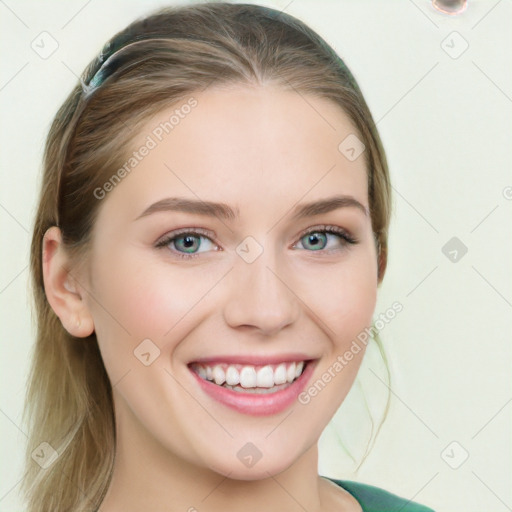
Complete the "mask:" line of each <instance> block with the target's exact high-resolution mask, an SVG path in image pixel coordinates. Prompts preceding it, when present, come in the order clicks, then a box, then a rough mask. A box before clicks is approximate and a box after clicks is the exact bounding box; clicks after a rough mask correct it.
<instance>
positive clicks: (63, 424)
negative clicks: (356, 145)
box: [23, 3, 390, 512]
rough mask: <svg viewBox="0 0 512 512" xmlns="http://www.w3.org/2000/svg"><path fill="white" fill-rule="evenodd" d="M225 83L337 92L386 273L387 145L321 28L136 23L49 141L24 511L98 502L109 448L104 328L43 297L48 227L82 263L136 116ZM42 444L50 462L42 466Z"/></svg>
mask: <svg viewBox="0 0 512 512" xmlns="http://www.w3.org/2000/svg"><path fill="white" fill-rule="evenodd" d="M231 83H233V84H235V83H236V84H275V85H277V86H279V87H282V88H284V89H288V90H294V91H296V92H298V93H300V94H309V95H315V96H317V97H321V98H325V99H329V100H331V101H333V102H335V103H336V104H338V105H339V106H340V107H341V108H342V109H343V110H344V112H345V113H346V114H347V115H348V117H349V118H350V120H351V121H352V123H353V124H354V126H355V127H356V129H357V131H358V136H359V137H360V138H361V140H362V141H363V143H364V144H365V146H366V151H365V153H364V158H365V159H366V164H367V169H368V193H369V204H370V209H371V219H372V227H373V231H374V234H375V239H376V242H377V247H378V251H379V278H380V279H382V276H383V275H384V271H385V268H386V261H387V232H388V225H389V217H390V184H389V177H388V169H387V163H386V158H385V154H384V151H383V148H382V144H381V141H380V138H379V135H378V133H377V130H376V128H375V123H374V122H373V119H372V116H371V114H370V111H369V109H368V107H367V105H366V102H365V100H364V98H363V95H362V93H361V91H360V89H359V87H358V86H357V84H356V81H355V80H354V78H353V76H352V74H351V73H350V71H349V70H348V68H347V67H346V66H345V64H344V63H343V61H342V60H341V59H340V58H339V56H338V55H336V53H335V52H334V51H333V50H332V49H331V47H330V46H329V45H328V44H327V43H326V42H325V41H324V40H323V39H321V38H320V37H319V36H318V35H317V34H316V33H315V32H314V31H312V30H311V29H310V28H308V27H307V26H306V25H304V24H303V23H302V22H301V21H299V20H297V19H296V18H294V17H292V16H289V15H287V14H285V13H282V12H279V11H277V10H274V9H269V8H264V7H260V6H256V5H245V4H225V3H208V4H198V5H192V6H185V7H173V8H167V9H164V10H161V11H159V12H157V13H155V14H153V15H151V16H149V17H146V18H144V19H141V20H137V21H135V22H134V23H132V24H131V25H129V26H128V27H127V28H126V29H125V30H123V31H121V32H119V33H118V34H116V35H115V36H114V37H113V38H112V39H111V40H110V41H109V42H108V43H107V45H106V46H105V47H104V49H103V51H102V53H101V54H100V56H99V57H98V58H96V59H95V60H94V61H93V62H91V64H90V65H89V66H88V67H87V68H86V70H85V71H84V73H83V75H82V78H81V80H80V82H79V83H78V84H77V85H76V86H75V88H74V89H73V90H72V92H71V94H70V95H69V96H68V98H67V99H66V101H65V102H64V104H63V105H62V107H61V108H60V110H59V111H58V113H57V115H56V117H55V119H54V121H53V124H52V126H51V129H50V131H49V134H48V138H47V142H46V148H45V155H44V174H43V181H42V189H41V194H40V198H39V204H38V210H37V214H36V219H35V226H34V231H33V238H32V246H31V276H32V286H33V294H34V302H35V309H36V312H37V341H36V344H35V347H34V353H33V360H32V367H31V373H30V380H29V385H28V388H27V396H26V404H25V411H24V418H25V420H26V422H27V423H28V430H29V442H28V446H27V456H26V459H27V464H26V471H25V477H24V481H23V492H24V494H25V498H26V501H27V506H28V508H27V510H28V511H29V512H36V511H37V512H45V511H48V512H50V511H51V512H55V511H58V512H60V511H67V510H73V511H86V510H87V511H90V510H96V509H97V508H98V507H99V504H100V503H101V501H102V499H103V498H104V495H105V493H106V491H107V489H108V486H109V483H110V476H111V471H112V467H113V461H114V450H115V420H114V411H113V401H112V384H111V382H110V380H109V378H108V375H107V373H106V371H105V367H104V365H103V361H102V358H101V355H100V352H99V349H98V344H97V340H96V336H95V334H92V335H91V336H90V337H89V338H87V339H77V338H74V337H73V336H71V335H70V334H69V333H68V332H67V331H66V330H65V329H64V328H63V326H62V324H61V322H60V320H59V319H58V318H57V316H56V315H55V313H54V311H53V310H52V309H51V307H50V305H49V303H48V301H47V298H46V295H45V290H44V284H43V276H42V254H41V245H42V240H43V236H44V233H45V231H46V230H47V229H48V228H50V227H51V226H58V227H59V228H60V229H61V231H62V236H63V242H64V245H65V247H66V249H67V250H68V251H69V253H70V254H71V256H72V258H73V261H74V262H77V263H79V262H81V261H84V260H85V259H86V256H87V249H88V247H89V239H90V233H91V228H92V226H93V224H94V220H95V217H96V215H97V212H98V208H99V206H100V205H101V201H99V200H98V199H97V198H96V196H95V194H94V190H95V189H97V188H98V187H101V186H102V185H103V184H104V183H105V182H106V181H107V180H108V178H109V177H111V176H112V174H113V172H114V171H115V170H116V169H118V168H119V166H120V165H122V162H123V161H125V160H126V154H125V153H126V152H127V148H129V146H130V142H131V141H132V139H133V137H134V135H136V134H137V132H138V129H139V127H141V126H142V124H143V123H144V122H146V121H147V120H148V118H149V117H150V116H152V115H154V114H156V113H157V112H159V111H160V110H162V109H163V108H166V107H168V106H169V105H172V104H174V103H176V102H178V101H182V100H184V99H186V98H187V97H189V96H190V95H191V94H192V93H193V92H195V91H200V90H204V89H205V88H207V87H208V86H210V85H212V84H231ZM340 142H341V141H340ZM114 384H115V383H114ZM42 443H47V444H42ZM37 450H39V451H41V453H44V454H45V456H46V457H48V456H51V454H54V455H55V457H54V459H55V460H53V459H52V461H53V462H52V463H51V464H49V465H47V467H41V465H39V464H37V462H36V460H37V457H36V456H34V453H36V454H37V453H38V452H37ZM45 450H46V451H45ZM53 450H55V453H54V452H53Z"/></svg>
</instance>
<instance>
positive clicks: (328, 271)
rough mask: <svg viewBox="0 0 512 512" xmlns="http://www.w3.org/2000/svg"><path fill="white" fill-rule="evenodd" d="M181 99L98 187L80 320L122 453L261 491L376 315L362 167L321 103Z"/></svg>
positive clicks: (346, 128) (312, 429)
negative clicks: (245, 482)
mask: <svg viewBox="0 0 512 512" xmlns="http://www.w3.org/2000/svg"><path fill="white" fill-rule="evenodd" d="M192 96H193V98H194V99H193V100H190V101H189V102H188V105H189V106H190V105H192V106H191V108H187V107H184V108H183V105H185V104H187V100H184V101H183V102H181V103H179V104H178V105H174V106H173V107H172V108H169V110H167V111H163V112H161V113H160V114H159V115H158V116H156V117H155V118H154V119H152V120H151V121H150V122H149V123H148V124H147V125H146V127H145V128H144V129H142V130H141V132H140V133H139V134H138V137H137V139H136V141H135V143H134V144H133V146H132V147H131V148H130V149H129V152H128V153H129V155H128V157H127V160H128V158H129V157H130V156H131V157H132V158H134V159H135V160H131V161H130V162H129V164H128V165H127V167H126V169H129V172H126V173H122V172H121V173H120V175H121V176H123V174H125V176H124V177H123V179H122V180H121V182H120V183H118V184H117V181H116V185H115V186H109V185H108V184H107V185H106V186H105V187H103V188H102V190H109V189H111V190H110V191H109V192H108V193H107V194H106V195H105V197H103V198H102V199H98V200H99V201H102V204H101V207H100V211H99V215H98V218H97V221H96V224H95V227H94V231H93V238H92V251H91V256H90V259H89V267H88V273H87V275H84V276H83V278H84V279H87V281H85V280H84V281H83V282H86V283H87V286H88V288H87V289H88V291H89V292H90V293H89V294H87V296H86V301H87V307H88V310H89V312H90V315H91V316H92V318H93V320H94V327H95V331H96V334H97V338H98V343H99V346H100V350H101V354H102V357H103V359H104V363H105V366H106V369H107V372H108V374H109V377H110V379H111V382H112V385H113V393H114V402H115V413H116V422H117V429H118V435H119V442H120V443H123V439H124V440H126V439H129V443H130V444H131V446H132V448H133V446H134V445H137V446H138V448H136V449H137V450H139V451H140V453H144V454H145V455H144V457H146V456H148V454H149V453H151V454H153V455H155V457H160V458H161V459H162V460H163V459H167V458H169V459H172V458H175V457H178V458H180V459H184V460H185V461H188V462H189V463H192V464H193V465H195V466H201V467H205V468H211V469H214V470H215V471H217V472H220V473H223V474H228V473H230V475H231V477H233V478H239V479H256V478H262V477H264V476H268V473H271V474H276V473H278V472H280V471H282V470H284V469H286V468H287V467H289V466H290V465H291V464H293V463H294V462H295V461H297V460H298V459H299V458H300V457H301V455H303V454H305V452H306V451H307V450H308V449H309V448H311V447H312V446H313V445H314V444H315V443H316V441H317V440H318V437H319V436H320V434H321V431H322V430H323V428H324V427H325V426H326V424H327V422H328V421H329V419H330V418H331V416H332V415H333V414H334V412H335V411H336V409H337V408H338V406H339V405H340V404H341V402H342V401H343V399H344V398H345V396H346V394H347V392H348V391H349V389H350V387H351V385H352V383H353V381H354V378H355V376H356V373H357V370H358V368H359V365H360V363H361V359H362V357H363V353H364V350H360V351H359V352H357V353H353V358H352V359H351V360H350V361H347V360H346V358H344V359H343V360H344V361H345V363H344V364H343V365H341V369H340V363H339V361H340V359H339V358H343V356H344V354H345V353H346V352H347V351H348V350H349V349H350V346H351V344H352V342H353V340H355V339H356V337H357V335H358V334H359V333H360V332H361V331H363V330H364V329H365V328H366V327H368V326H369V325H370V323H371V317H372V314H373V311H374V307H375V301H376V291H377V256H376V249H375V244H374V238H373V234H372V228H371V220H370V216H369V213H368V210H369V204H368V190H367V170H366V166H365V160H364V153H363V154H361V155H360V156H359V157H357V158H355V159H354V156H357V152H358V150H359V147H355V151H351V150H350V148H351V147H354V143H353V142H354V140H355V139H354V138H353V137H354V133H355V130H354V128H353V127H352V126H351V124H350V122H349V120H348V118H347V117H346V115H345V114H344V113H343V112H342V111H341V110H340V109H339V108H338V107H337V106H336V105H334V104H332V103H330V102H329V101H327V100H324V99H318V98H315V97H313V96H303V95H301V94H298V93H295V92H289V91H284V90H281V89H277V88H273V87H254V88H249V87H242V86H236V87H234V86H233V87H230V88H227V87H226V88H216V89H208V90H207V91H206V92H202V93H198V94H194V95H192ZM176 110H178V112H175V111H176ZM172 115H174V118H172V119H171V116H172ZM170 119H171V120H170ZM166 123H167V124H166ZM347 137H350V138H349V139H347V141H345V142H344V143H343V144H342V145H341V148H340V147H339V146H340V143H342V142H343V141H344V140H345V139H346V138H347ZM143 147H146V148H147V149H146V150H143V149H142V148H143ZM134 152H136V154H134ZM126 169H125V170H126ZM118 176H119V174H118ZM98 197H101V194H98ZM326 230H333V231H332V232H329V231H326ZM306 233H309V234H306ZM354 352H355V351H354ZM336 361H338V365H336ZM301 371H302V373H301ZM299 374H300V375H301V376H300V377H299V378H296V375H299ZM326 374H329V375H330V378H328V377H325V375H326ZM329 375H328V376H329ZM209 379H210V380H209ZM212 379H213V380H212ZM226 379H228V382H229V383H230V387H226V383H225V380H226ZM293 379H294V380H293ZM319 379H320V380H321V382H320V384H318V383H317V387H316V388H315V389H316V392H315V391H314V390H313V391H311V392H310V390H311V389H312V388H311V386H313V385H314V383H315V382H316V381H318V380H319ZM291 380H293V382H291V383H290V382H289V381H291ZM326 381H328V382H326ZM255 386H256V387H255Z"/></svg>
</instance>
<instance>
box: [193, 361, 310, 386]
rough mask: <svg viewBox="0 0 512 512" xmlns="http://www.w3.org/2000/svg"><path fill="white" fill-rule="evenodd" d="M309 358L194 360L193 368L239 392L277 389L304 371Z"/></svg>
mask: <svg viewBox="0 0 512 512" xmlns="http://www.w3.org/2000/svg"><path fill="white" fill-rule="evenodd" d="M307 363H308V361H291V362H283V363H279V364H267V365H242V364H228V363H218V364H214V365H209V364H206V363H192V364H191V365H189V367H190V369H191V370H192V371H193V372H194V373H195V374H196V375H197V376H199V377H200V378H201V379H203V380H205V381H209V382H212V383H213V384H216V385H217V386H220V387H223V388H226V389H230V390H232V391H236V392H239V393H257V394H266V393H276V392H277V391H280V390H282V389H285V388H287V387H288V386H290V385H291V384H293V382H295V380H297V379H298V378H299V377H300V376H301V375H302V373H303V371H304V369H305V367H306V366H307Z"/></svg>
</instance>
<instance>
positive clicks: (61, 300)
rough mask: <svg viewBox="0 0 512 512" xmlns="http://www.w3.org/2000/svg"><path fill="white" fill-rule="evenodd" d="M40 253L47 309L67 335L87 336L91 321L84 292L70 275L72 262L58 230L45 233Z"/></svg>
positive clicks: (55, 228) (91, 328)
mask: <svg viewBox="0 0 512 512" xmlns="http://www.w3.org/2000/svg"><path fill="white" fill-rule="evenodd" d="M42 251H43V280H44V289H45V292H46V297H47V299H48V302H49V304H50V306H51V307H52V309H53V311H55V314H56V315H57V316H58V317H59V319H60V321H61V323H62V325H63V327H64V329H66V331H68V332H69V334H71V335H72V336H75V337H77V338H86V337H87V336H90V335H91V334H92V333H93V332H94V321H93V318H92V315H91V314H90V311H89V308H88V306H87V301H86V300H84V299H85V294H86V293H87V292H86V290H85V289H83V287H82V286H81V285H80V284H79V283H78V282H77V280H76V277H75V276H73V275H72V273H71V261H70V259H69V256H68V254H67V253H66V251H65V249H64V246H63V244H62V235H61V232H60V229H59V228H58V227H56V226H52V227H51V228H50V229H48V230H47V231H46V233H45V235H44V237H43V246H42Z"/></svg>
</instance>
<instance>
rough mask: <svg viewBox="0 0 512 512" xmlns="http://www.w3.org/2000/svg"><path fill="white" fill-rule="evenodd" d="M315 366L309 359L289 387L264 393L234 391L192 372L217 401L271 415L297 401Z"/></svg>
mask: <svg viewBox="0 0 512 512" xmlns="http://www.w3.org/2000/svg"><path fill="white" fill-rule="evenodd" d="M314 366H315V365H314V362H313V361H309V362H308V363H307V364H306V366H305V368H304V371H303V372H302V374H301V376H300V377H299V378H298V379H296V380H294V381H293V382H292V383H291V384H290V385H289V386H288V387H287V388H285V389H281V390H280V391H276V392H275V393H262V394H257V393H243V392H241V391H240V392H239V391H233V390H231V389H228V388H224V387H222V386H218V385H217V384H214V383H213V382H210V381H208V380H205V379H202V378H201V377H199V375H197V374H196V373H195V372H193V371H192V370H190V372H191V373H192V375H193V376H194V377H195V378H196V380H197V381H198V383H199V385H200V386H201V389H202V390H203V391H204V392H205V393H206V394H207V395H209V396H210V397H211V398H213V399H214V400H216V401H217V402H220V403H221V404H224V405H226V406H228V407H230V408H231V409H234V410H235V411H238V412H240V413H242V414H249V415H251V416H270V415H272V414H278V413H280V412H282V411H284V410H285V409H287V408H288V407H290V406H291V405H292V404H293V403H294V402H295V400H296V399H297V396H298V395H299V394H300V393H301V392H302V390H303V389H304V388H305V387H306V384H307V382H308V380H309V378H310V377H311V374H312V373H313V370H314Z"/></svg>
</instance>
